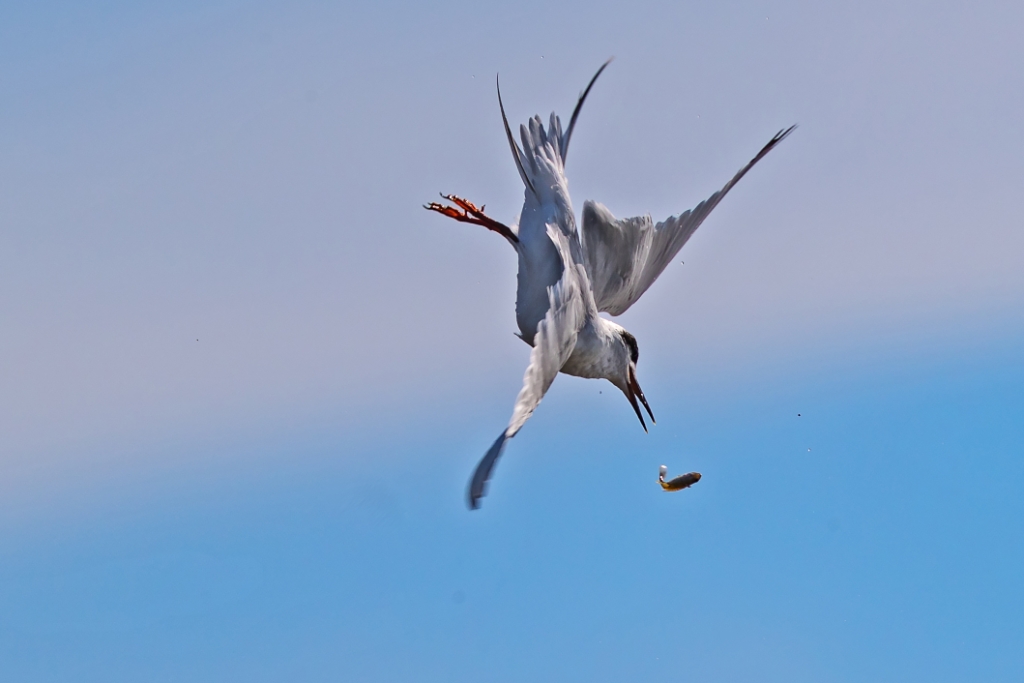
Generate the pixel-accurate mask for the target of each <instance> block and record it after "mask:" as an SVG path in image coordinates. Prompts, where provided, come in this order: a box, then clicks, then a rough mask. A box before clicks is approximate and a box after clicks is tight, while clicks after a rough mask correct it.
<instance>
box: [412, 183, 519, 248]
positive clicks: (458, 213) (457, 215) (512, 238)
mask: <svg viewBox="0 0 1024 683" xmlns="http://www.w3.org/2000/svg"><path fill="white" fill-rule="evenodd" d="M441 196H442V197H443V198H445V199H447V200H448V201H450V202H452V203H453V204H455V206H446V205H444V204H438V203H437V202H430V203H429V204H424V206H423V208H424V209H427V210H428V211H437V212H438V213H440V214H443V215H445V216H448V218H454V219H455V220H457V221H459V222H460V223H473V224H475V225H482V226H484V227H485V228H487V229H488V230H493V231H494V232H496V233H498V234H499V235H501V236H502V237H504V238H505V239H507V240H508V241H509V242H511V243H512V244H516V243H518V242H519V238H518V237H517V236H516V234H515V233H514V232H512V228H510V227H508V226H507V225H505V224H504V223H499V222H498V221H496V220H494V219H493V218H490V217H488V216H486V215H485V214H484V209H485V208H486V207H484V206H481V207H480V208H477V206H476V204H474V203H473V202H471V201H469V200H466V199H463V198H462V197H456V196H455V195H453V194H442V195H441ZM456 207H458V208H456Z"/></svg>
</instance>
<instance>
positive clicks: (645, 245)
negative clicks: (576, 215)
mask: <svg viewBox="0 0 1024 683" xmlns="http://www.w3.org/2000/svg"><path fill="white" fill-rule="evenodd" d="M794 128H796V126H791V127H789V128H787V129H786V130H781V131H779V132H778V133H777V134H776V135H775V137H773V138H772V139H771V140H770V141H769V142H768V144H767V145H765V146H764V147H763V148H762V149H761V151H760V152H758V153H757V156H755V157H754V158H753V159H751V160H750V163H748V164H747V165H746V166H744V167H743V168H742V169H740V172H739V173H737V174H736V175H735V176H733V178H732V180H730V181H729V182H728V183H726V184H725V187H723V188H722V189H721V190H719V191H718V192H715V193H714V194H713V195H711V196H710V197H708V198H707V199H705V200H704V201H703V202H701V203H700V204H698V205H697V206H696V207H694V208H693V209H691V210H690V211H687V212H685V213H682V214H680V215H678V216H672V217H671V218H668V219H667V220H664V221H662V222H660V223H658V224H657V225H655V224H654V223H653V221H651V217H650V216H640V217H637V218H623V219H621V220H618V219H616V218H615V216H613V215H612V213H611V212H610V211H609V210H608V209H606V208H605V207H604V206H602V205H601V204H598V203H596V202H592V201H587V202H584V204H583V230H582V233H583V234H582V241H583V256H584V260H585V262H586V266H587V274H588V275H589V277H590V284H591V287H592V288H593V292H594V299H595V301H596V303H597V309H598V310H599V311H605V312H607V313H610V314H611V315H620V314H622V313H624V312H625V311H626V309H628V308H629V307H630V306H632V305H633V304H634V303H636V301H637V299H639V298H640V296H641V295H642V294H643V293H644V292H646V291H647V288H648V287H650V286H651V285H652V284H654V281H655V280H657V279H658V276H659V275H661V272H662V271H663V270H665V267H666V266H668V264H669V263H671V262H672V259H673V258H674V257H675V255H676V254H678V253H679V250H680V249H682V248H683V245H684V244H686V241H687V240H688V239H690V235H692V234H693V233H694V232H695V231H696V230H697V228H698V227H700V224H701V223H702V222H704V219H705V218H707V216H708V214H709V213H711V210H712V209H714V208H715V207H716V206H718V202H720V201H722V198H723V197H725V195H726V194H727V193H728V192H729V190H731V189H732V187H733V185H735V184H736V183H737V182H739V180H740V178H742V177H743V176H744V175H745V174H746V173H747V171H749V170H750V169H751V168H752V167H753V166H754V164H756V163H757V162H758V161H760V160H761V159H762V158H764V156H765V155H766V154H768V152H770V151H771V150H772V148H774V147H775V145H777V144H779V143H780V142H782V141H783V140H784V139H785V138H786V136H787V135H789V134H790V133H791V132H792V131H793V129H794Z"/></svg>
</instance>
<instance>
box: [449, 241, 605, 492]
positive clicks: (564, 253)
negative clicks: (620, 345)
mask: <svg viewBox="0 0 1024 683" xmlns="http://www.w3.org/2000/svg"><path fill="white" fill-rule="evenodd" d="M547 233H548V237H550V238H551V241H552V242H554V244H555V246H556V247H557V248H558V251H559V253H560V254H561V257H562V261H563V263H565V264H566V267H565V269H564V271H563V273H562V279H561V280H559V281H558V282H557V283H555V284H554V285H552V286H551V287H549V288H548V300H549V303H550V306H549V307H548V311H547V314H546V315H545V316H544V319H543V320H541V321H540V324H539V325H538V326H537V334H536V335H535V336H534V339H533V351H531V352H530V365H529V366H528V367H527V368H526V374H525V375H523V388H522V389H520V391H519V396H518V397H517V398H516V405H515V408H514V409H513V410H512V419H510V420H509V423H508V427H506V428H505V431H503V432H502V433H501V435H500V436H499V437H498V439H497V440H496V441H495V442H494V444H493V445H492V446H491V447H490V449H489V450H488V451H487V453H486V455H484V457H483V459H482V460H480V464H478V465H477V467H476V470H475V471H474V472H473V478H472V479H471V480H470V483H469V495H468V498H469V507H470V509H476V508H478V507H479V506H480V498H482V497H483V496H484V494H485V493H486V492H487V481H488V480H489V479H490V478H491V473H492V472H493V470H494V466H495V465H496V464H497V462H498V458H499V457H500V456H501V452H502V450H504V448H505V442H506V441H507V440H508V439H511V438H512V437H513V436H515V435H516V433H517V432H518V431H519V430H520V429H521V428H522V426H523V424H524V423H525V422H526V421H527V420H528V419H530V416H531V415H532V414H533V411H534V410H535V409H536V408H537V406H538V405H540V401H541V399H542V398H544V394H545V393H546V392H547V390H548V388H549V387H550V386H551V383H552V382H554V381H555V377H556V376H557V375H558V372H559V371H560V370H561V369H562V366H563V365H565V361H567V360H568V359H569V356H570V355H572V351H573V349H574V348H575V347H576V337H577V334H578V333H579V330H580V327H581V326H582V325H583V323H584V320H585V315H586V308H585V306H584V302H583V296H582V287H581V281H580V275H579V273H578V272H577V270H576V268H574V267H573V261H572V255H571V251H570V246H569V239H568V236H567V235H565V234H564V233H563V232H562V231H561V230H560V229H559V228H558V226H557V225H554V224H549V225H548V230H547Z"/></svg>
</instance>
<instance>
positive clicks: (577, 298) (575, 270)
mask: <svg viewBox="0 0 1024 683" xmlns="http://www.w3.org/2000/svg"><path fill="white" fill-rule="evenodd" d="M609 63H611V60H608V61H607V62H605V63H604V64H602V65H601V68H600V69H598V70H597V73H596V74H594V77H593V78H592V79H590V83H588V84H587V87H586V89H584V90H583V92H582V93H581V94H580V97H579V100H578V101H577V102H576V108H575V109H574V110H573V112H572V116H571V117H570V119H569V126H568V128H566V129H565V131H564V132H563V130H562V122H561V120H560V119H559V118H558V116H556V115H555V113H554V112H552V114H551V118H550V120H549V122H548V126H547V128H545V127H544V124H543V122H542V121H541V119H540V117H539V116H534V117H533V118H532V119H530V121H529V124H528V125H521V126H520V127H519V136H520V139H521V140H522V147H520V146H519V144H518V143H516V141H515V139H514V138H513V137H512V130H511V129H510V128H509V125H508V118H507V117H506V116H505V105H504V104H503V103H502V100H501V85H500V82H498V83H497V89H498V108H499V109H500V111H501V119H502V122H503V123H504V126H505V136H506V137H507V138H508V144H509V148H510V149H511V150H512V158H513V160H514V161H515V164H516V168H517V169H518V170H519V176H520V177H521V178H522V180H523V184H524V185H525V186H526V187H525V190H524V194H525V199H524V202H523V210H522V212H521V214H520V217H519V222H518V224H517V225H513V226H507V225H504V224H503V223H500V222H498V221H496V220H494V219H492V218H490V217H488V216H487V215H486V214H485V213H484V207H483V206H481V207H479V208H478V207H477V206H476V205H475V204H474V203H472V202H470V201H468V200H466V199H463V198H461V197H457V196H455V195H451V194H448V195H445V194H442V195H441V196H442V197H443V198H444V199H446V200H447V201H448V202H450V203H449V204H440V203H437V202H431V203H430V204H427V205H425V207H424V208H426V209H428V210H430V211H436V212H438V213H441V214H443V215H445V216H448V217H449V218H453V219H455V220H457V221H461V222H463V223H473V224H476V225H481V226H483V227H485V228H487V229H489V230H492V231H494V232H496V233H497V234H499V235H501V236H502V237H504V238H505V240H506V241H507V242H508V243H509V244H510V245H511V246H512V248H513V249H515V251H516V254H517V255H518V257H519V274H518V278H517V290H516V322H517V324H518V326H519V335H518V336H519V337H520V338H521V339H522V340H523V341H525V342H526V343H527V344H529V345H530V346H531V347H533V350H532V351H531V353H530V364H529V366H528V367H527V368H526V374H525V376H524V377H523V388H522V389H521V390H520V392H519V396H518V397H517V398H516V403H515V407H514V409H513V411H512V418H511V420H509V423H508V426H507V427H505V429H504V430H503V431H502V432H501V434H500V435H499V436H498V438H497V440H495V442H494V444H493V445H492V446H491V447H490V448H489V449H488V450H487V453H486V454H485V455H484V457H483V458H482V459H481V460H480V464H479V465H477V467H476V470H475V471H474V472H473V476H472V478H471V479H470V482H469V491H468V503H469V507H470V509H476V508H478V507H479V506H480V499H481V498H482V497H483V496H484V494H485V493H486V490H487V482H488V480H489V479H490V477H491V473H492V472H493V470H494V466H495V464H496V463H497V461H498V458H499V457H500V456H501V453H502V451H503V450H504V448H505V443H506V442H507V441H508V440H509V439H511V438H512V437H514V436H515V435H516V434H517V433H518V432H519V430H520V429H521V428H522V426H523V424H524V423H525V422H526V421H527V420H528V419H529V417H530V415H532V414H533V411H534V410H535V409H536V408H537V406H538V404H540V401H541V399H542V398H543V397H544V394H545V392H547V390H548V388H549V387H550V386H551V383H552V382H553V381H554V380H555V376H556V375H558V373H559V372H564V373H565V374H567V375H574V376H576V377H586V378H592V379H606V380H608V381H609V382H611V383H612V384H613V385H615V386H616V387H618V389H619V390H620V391H621V392H622V393H623V394H625V396H626V398H627V399H628V400H629V403H630V405H631V406H632V407H633V410H634V411H635V412H636V416H637V417H638V418H639V419H640V424H641V426H643V429H644V431H645V432H646V431H647V424H646V422H645V421H644V416H643V413H641V412H640V405H643V407H644V410H646V411H647V414H648V415H649V416H650V418H651V422H652V423H654V413H653V412H652V411H651V407H650V405H648V403H647V399H646V398H645V397H644V392H643V391H642V390H641V389H640V384H639V382H638V381H637V376H636V365H637V361H638V359H639V355H640V354H639V348H638V346H637V342H636V337H634V336H633V335H632V334H630V333H629V332H627V331H626V330H625V329H624V328H623V327H622V326H621V325H619V324H617V323H615V322H612V321H611V320H608V319H606V318H603V317H601V315H599V314H600V313H608V314H609V315H612V316H617V315H621V314H622V313H624V312H625V311H626V310H627V309H628V308H629V307H630V306H632V305H633V304H634V303H636V301H637V299H639V298H640V296H641V295H642V294H643V293H644V292H646V291H647V289H648V288H649V287H650V286H651V285H652V284H653V283H654V281H655V280H656V279H657V278H658V276H659V275H661V273H662V271H663V270H665V268H666V266H668V264H669V263H670V262H671V261H672V259H673V258H674V257H675V255H676V254H677V253H679V250H680V249H682V247H683V245H684V244H686V241H687V240H688V239H689V238H690V236H691V235H692V234H693V233H694V231H695V230H696V229H697V228H698V227H699V226H700V224H701V223H702V222H703V221H704V219H705V218H707V216H708V214H709V213H711V210H712V209H714V208H715V207H716V206H717V205H718V203H719V202H720V201H722V198H723V197H725V195H726V194H727V193H728V192H729V190H731V189H732V187H733V186H734V185H735V184H736V183H737V182H738V181H739V180H740V178H742V177H743V176H744V175H745V174H746V173H747V171H749V170H750V169H751V168H752V167H753V166H754V164H756V163H757V162H758V161H760V160H761V159H762V158H763V157H764V156H765V155H766V154H768V152H770V151H771V150H772V149H773V148H774V147H775V146H776V145H778V144H779V143H780V142H782V140H784V139H785V138H786V136H788V135H789V134H790V133H791V132H792V131H793V129H794V128H795V126H790V127H789V128H787V129H785V130H780V131H779V132H778V133H776V134H775V136H774V137H772V139H771V140H770V141H769V142H768V144H766V145H765V146H764V147H763V148H762V149H761V151H760V152H758V153H757V155H756V156H755V157H754V158H753V159H751V161H750V162H749V163H748V164H747V165H746V166H744V167H743V168H742V169H740V171H739V172H738V173H737V174H736V175H735V176H733V178H732V180H730V181H729V182H728V183H726V184H725V186H724V187H723V188H722V189H721V190H719V191H717V192H715V193H714V194H713V195H711V196H710V197H708V198H707V199H705V200H704V201H703V202H701V203H700V204H698V205H697V206H696V207H695V208H693V209H691V210H689V211H686V212H684V213H681V214H679V215H678V216H672V217H670V218H667V219H665V220H664V221H661V222H660V223H657V224H655V223H654V222H653V221H652V220H651V217H650V216H649V215H648V216H640V217H636V218H624V219H617V218H615V216H613V215H612V213H611V212H610V211H609V210H608V209H606V208H605V207H604V206H602V205H601V204H598V203H596V202H592V201H586V202H584V204H583V216H582V229H581V230H580V231H577V229H576V218H575V216H574V214H573V208H572V202H571V201H570V199H569V185H568V181H567V180H566V177H565V161H566V156H567V154H568V152H569V141H570V140H571V138H572V132H573V129H574V128H575V127H576V120H577V118H578V117H579V114H580V109H581V108H582V106H583V102H584V101H585V100H586V98H587V95H588V94H589V93H590V89H591V88H592V87H594V83H595V82H596V81H597V79H598V77H599V76H600V75H601V73H602V72H603V71H604V70H605V68H606V67H607V66H608V64H609ZM638 400H639V404H638V403H637V401H638Z"/></svg>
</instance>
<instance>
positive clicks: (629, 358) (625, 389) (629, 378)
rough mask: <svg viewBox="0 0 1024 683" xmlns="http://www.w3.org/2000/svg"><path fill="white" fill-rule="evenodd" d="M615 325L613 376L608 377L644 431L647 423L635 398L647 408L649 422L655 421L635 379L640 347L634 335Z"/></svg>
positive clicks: (653, 422) (654, 422)
mask: <svg viewBox="0 0 1024 683" xmlns="http://www.w3.org/2000/svg"><path fill="white" fill-rule="evenodd" d="M616 327H617V328H618V329H617V330H615V332H616V333H617V334H616V337H615V340H616V341H615V343H614V344H613V348H614V350H615V353H614V357H615V364H616V367H615V368H613V372H614V376H613V377H611V378H609V379H610V380H611V382H612V384H614V385H615V386H617V387H618V388H619V390H620V391H621V392H622V393H623V394H625V395H626V398H628V399H629V404H630V405H631V406H633V410H634V411H636V416H637V417H638V418H639V419H640V424H641V425H642V426H643V428H644V431H645V432H646V431H647V424H646V423H645V422H644V416H643V414H641V412H640V406H639V404H638V403H637V399H640V403H642V404H643V406H644V408H645V409H646V410H647V414H648V415H650V416H651V423H652V424H656V421H655V419H654V413H652V412H651V406H649V405H647V399H646V398H645V397H644V392H643V390H642V389H640V383H639V382H637V379H636V363H637V361H638V360H639V359H640V349H639V348H638V347H637V345H636V337H634V336H633V335H632V334H630V333H629V332H627V331H626V330H624V329H622V327H619V326H618V325H616Z"/></svg>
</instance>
